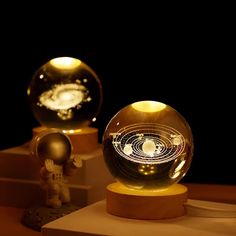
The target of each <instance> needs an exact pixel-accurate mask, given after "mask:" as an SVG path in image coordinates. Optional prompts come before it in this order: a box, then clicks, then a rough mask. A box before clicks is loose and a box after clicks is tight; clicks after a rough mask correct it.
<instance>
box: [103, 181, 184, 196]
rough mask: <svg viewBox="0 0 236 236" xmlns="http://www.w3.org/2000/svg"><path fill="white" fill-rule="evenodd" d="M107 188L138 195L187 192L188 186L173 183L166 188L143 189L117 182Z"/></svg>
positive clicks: (163, 194)
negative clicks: (128, 186)
mask: <svg viewBox="0 0 236 236" xmlns="http://www.w3.org/2000/svg"><path fill="white" fill-rule="evenodd" d="M107 189H109V190H110V191H112V192H116V193H120V194H127V195H136V196H168V195H175V194H179V193H183V192H187V188H186V187H185V186H184V185H181V184H173V185H171V186H169V187H168V188H165V189H154V190H143V189H131V188H127V187H126V186H124V185H123V184H121V183H119V182H116V183H112V184H109V185H108V186H107Z"/></svg>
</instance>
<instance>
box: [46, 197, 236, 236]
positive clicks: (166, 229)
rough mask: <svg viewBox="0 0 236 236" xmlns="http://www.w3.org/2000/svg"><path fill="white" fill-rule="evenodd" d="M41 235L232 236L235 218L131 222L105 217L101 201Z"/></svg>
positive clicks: (79, 211) (106, 215)
mask: <svg viewBox="0 0 236 236" xmlns="http://www.w3.org/2000/svg"><path fill="white" fill-rule="evenodd" d="M42 232H43V235H44V236H62V235H67V236H78V235H122V236H126V235H135V236H139V235H145V236H148V235H161V236H168V235H171V236H173V235H175V236H185V235H188V236H189V235H191V236H195V235H196V236H205V235H206V236H223V235H224V236H227V235H231V236H233V235H236V218H215V217H213V218H208V217H194V216H191V215H185V216H183V217H180V218H175V219H171V220H133V219H126V218H121V217H116V216H113V215H110V214H108V213H107V212H106V204H105V200H103V201H100V202H97V203H95V204H92V205H90V206H88V207H85V208H83V209H81V210H78V211H76V212H74V213H71V214H69V215H67V216H64V217H62V218H60V219H58V220H55V221H53V222H51V223H49V224H47V225H45V226H44V227H43V231H42Z"/></svg>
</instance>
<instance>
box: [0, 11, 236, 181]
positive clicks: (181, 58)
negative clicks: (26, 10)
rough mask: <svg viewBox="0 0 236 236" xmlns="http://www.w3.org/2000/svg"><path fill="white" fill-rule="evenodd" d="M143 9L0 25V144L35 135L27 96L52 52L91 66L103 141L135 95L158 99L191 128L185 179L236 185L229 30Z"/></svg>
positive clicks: (8, 144) (12, 143) (4, 145)
mask: <svg viewBox="0 0 236 236" xmlns="http://www.w3.org/2000/svg"><path fill="white" fill-rule="evenodd" d="M141 13H142V12H140V14H137V15H136V17H135V18H133V17H130V18H129V20H127V19H125V20H124V19H123V20H122V18H123V15H122V14H118V15H117V17H118V20H117V21H116V23H115V22H110V17H111V15H112V13H111V14H110V15H109V16H107V18H105V20H104V21H102V22H101V21H97V19H98V17H99V14H96V16H94V18H93V20H92V22H91V23H88V24H84V22H85V21H86V20H87V19H84V18H82V20H81V18H80V19H78V15H76V16H74V18H73V21H75V20H76V19H77V21H76V24H75V25H74V26H73V27H72V26H71V25H70V24H69V23H68V22H70V20H69V21H67V24H63V19H64V18H63V17H62V15H58V18H56V19H55V18H53V19H51V20H50V21H45V22H41V23H40V24H39V25H38V24H33V26H28V27H27V28H25V27H24V25H25V23H26V22H23V23H20V24H16V21H17V19H16V20H15V22H14V24H13V25H8V26H7V27H6V30H5V29H2V41H1V74H0V78H1V92H0V106H1V114H0V117H1V119H0V121H1V141H0V148H1V149H5V148H9V147H12V146H16V145H20V144H23V143H24V142H26V141H28V140H30V138H31V129H32V127H34V126H37V125H38V123H37V121H36V120H35V118H34V117H33V115H32V112H31V110H30V107H29V104H28V101H27V96H26V90H27V86H28V84H29V82H30V80H31V78H32V76H33V74H34V72H35V71H36V70H37V69H38V68H39V67H40V66H41V65H42V64H44V63H46V62H47V61H48V60H50V59H52V58H54V57H58V56H72V57H76V58H79V59H81V60H82V61H84V62H85V63H86V64H88V65H89V66H90V67H92V68H93V69H94V70H95V71H96V73H97V74H98V76H99V77H100V80H101V82H102V85H103V93H104V103H103V106H102V110H101V113H100V115H99V116H98V120H97V122H96V123H95V126H96V127H98V128H99V130H100V133H99V138H100V140H101V137H102V133H103V131H104V129H105V126H106V124H107V122H108V121H109V120H110V119H111V118H112V116H113V115H114V114H115V113H116V112H117V111H118V110H120V109H121V108H122V107H124V106H126V105H128V104H130V103H132V102H135V101H138V100H157V101H161V102H164V103H166V104H168V105H170V106H172V107H174V108H175V109H176V110H178V111H179V112H180V113H181V114H182V115H183V116H184V117H185V118H186V120H187V121H188V123H189V124H190V126H191V128H192V132H193V136H194V142H195V154H194V157H193V163H192V166H191V168H190V171H189V172H188V173H187V175H186V176H185V178H184V180H185V181H188V182H199V183H200V182H204V183H218V184H221V183H224V184H235V183H236V174H235V150H234V146H235V144H234V130H235V128H234V125H235V119H234V112H235V105H234V100H235V99H234V97H235V92H236V91H235V89H234V86H233V78H234V77H235V75H234V76H233V75H231V73H230V72H229V70H230V69H231V68H232V65H233V63H232V61H231V60H230V58H231V56H232V55H231V46H230V45H229V44H230V39H231V36H230V34H229V32H228V31H227V29H225V27H224V25H222V24H221V23H220V20H219V21H217V20H212V19H210V20H208V21H203V22H201V23H199V19H200V18H201V17H200V18H196V19H195V20H193V21H191V22H189V18H185V19H183V20H182V21H180V22H179V21H178V22H176V21H175V19H172V20H171V21H170V22H168V24H164V23H166V22H165V21H167V18H168V17H167V18H162V19H161V20H160V18H157V19H155V17H153V15H152V14H153V13H152V14H150V15H149V18H148V19H146V21H143V19H144V18H145V17H144V16H143V15H142V14H141ZM37 16H38V17H39V16H40V17H42V15H37ZM90 16H91V14H90V15H87V17H90ZM137 17H138V18H137ZM119 18H120V20H119ZM27 20H28V21H30V20H31V18H30V17H29V18H28V19H27ZM27 20H26V21H27ZM83 20H84V21H83ZM71 21H72V20H71ZM108 22H109V24H108ZM117 22H118V23H117ZM64 23H65V22H64ZM69 26H71V27H69ZM46 29H47V31H46ZM48 32H49V33H48Z"/></svg>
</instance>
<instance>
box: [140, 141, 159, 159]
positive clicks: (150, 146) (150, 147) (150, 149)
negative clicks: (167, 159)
mask: <svg viewBox="0 0 236 236" xmlns="http://www.w3.org/2000/svg"><path fill="white" fill-rule="evenodd" d="M142 150H143V152H144V153H145V154H146V155H148V156H153V154H154V152H155V150H156V145H155V143H154V142H153V141H152V140H145V142H144V143H143V145H142Z"/></svg>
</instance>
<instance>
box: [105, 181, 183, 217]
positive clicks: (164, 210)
mask: <svg viewBox="0 0 236 236" xmlns="http://www.w3.org/2000/svg"><path fill="white" fill-rule="evenodd" d="M106 200H107V212H108V213H110V214H112V215H116V216H121V217H126V218H132V219H145V220H157V219H168V218H175V217H179V216H182V215H184V214H185V208H184V202H185V201H186V200H187V188H186V187H185V186H183V185H181V184H174V185H172V186H170V187H169V188H167V189H165V190H160V191H150V190H133V189H128V188H127V187H125V186H124V185H122V184H120V183H113V184H110V185H108V186H107V198H106Z"/></svg>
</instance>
